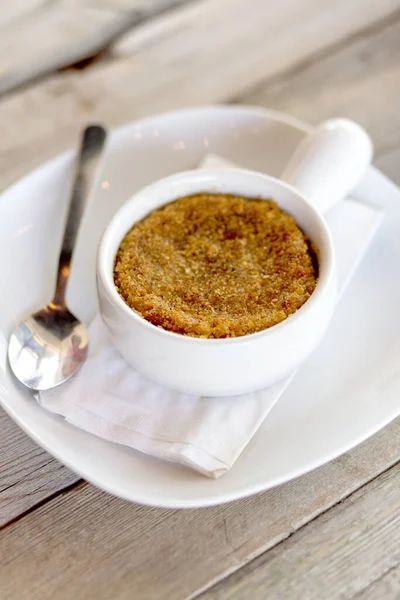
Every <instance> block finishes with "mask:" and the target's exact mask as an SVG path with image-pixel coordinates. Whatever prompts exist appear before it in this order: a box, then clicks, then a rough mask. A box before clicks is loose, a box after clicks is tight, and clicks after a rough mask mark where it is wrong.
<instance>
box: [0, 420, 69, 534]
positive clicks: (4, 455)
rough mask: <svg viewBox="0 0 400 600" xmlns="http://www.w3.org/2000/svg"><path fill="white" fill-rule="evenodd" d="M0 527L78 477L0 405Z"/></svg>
mask: <svg viewBox="0 0 400 600" xmlns="http://www.w3.org/2000/svg"><path fill="white" fill-rule="evenodd" d="M0 431H1V437H0V527H1V526H2V525H4V524H5V523H7V522H8V521H10V520H12V519H14V518H16V517H18V515H21V514H22V513H24V512H25V511H27V510H29V509H30V508H32V506H35V505H36V504H38V503H39V502H41V501H42V500H44V499H46V498H48V497H49V496H52V495H53V494H54V493H56V492H57V491H58V490H59V489H63V488H65V487H67V486H69V485H72V484H73V483H75V482H76V481H78V477H77V476H76V475H75V474H74V473H72V472H71V471H69V470H68V469H66V468H65V467H63V466H62V465H60V463H59V462H57V461H56V460H55V459H54V458H52V457H51V456H49V455H48V454H47V453H46V452H44V451H43V450H42V449H41V448H40V447H39V446H37V445H36V444H35V442H33V441H32V440H31V439H30V438H28V436H27V435H25V433H24V432H23V431H22V430H21V429H20V428H19V427H18V426H17V425H16V424H15V423H14V422H13V421H11V419H10V418H9V417H8V416H7V415H6V413H5V412H4V411H3V410H1V409H0Z"/></svg>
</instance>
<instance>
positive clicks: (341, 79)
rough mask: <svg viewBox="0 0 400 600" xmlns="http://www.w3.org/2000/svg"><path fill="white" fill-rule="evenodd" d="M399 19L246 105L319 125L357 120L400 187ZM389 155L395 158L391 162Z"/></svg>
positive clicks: (275, 83) (289, 75)
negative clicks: (335, 119)
mask: <svg viewBox="0 0 400 600" xmlns="http://www.w3.org/2000/svg"><path fill="white" fill-rule="evenodd" d="M399 93H400V15H399V14H397V15H396V17H394V18H393V19H390V20H389V21H388V23H387V25H386V26H385V27H383V28H380V29H379V30H378V31H376V32H375V33H372V34H371V35H369V36H368V37H364V36H361V37H360V38H357V39H356V40H355V41H354V42H353V43H350V44H348V45H346V46H345V47H343V48H342V49H339V50H338V52H335V53H333V54H331V55H326V56H324V57H321V58H320V59H319V60H312V61H307V62H305V63H304V64H303V65H299V66H298V67H296V68H295V69H292V70H290V71H288V72H286V73H283V74H281V75H280V76H279V77H276V78H274V79H273V80H272V81H269V82H267V83H266V84H265V85H262V86H260V87H259V88H258V89H257V90H256V91H255V92H253V93H250V94H246V95H245V97H244V100H245V101H246V102H248V103H251V104H261V105H263V106H267V107H268V108H275V109H277V110H282V111H284V112H288V113H290V114H293V115H295V116H297V117H299V118H302V119H305V120H306V121H309V122H311V123H318V122H319V121H322V120H324V119H327V118H329V117H332V116H343V117H349V118H351V119H355V120H356V121H358V122H359V123H361V124H362V125H363V126H364V127H365V128H366V129H367V130H368V132H369V133H370V135H371V136H372V139H373V141H374V143H375V145H376V147H377V149H378V152H379V154H380V155H381V156H380V158H379V159H378V161H377V165H378V166H380V167H382V165H383V164H385V172H386V173H387V174H388V175H389V176H390V177H391V178H393V179H394V180H395V181H396V182H397V183H400V171H399V168H398V164H399V162H398V159H399V154H398V150H399V143H400V116H399V111H398V110H397V106H398V100H397V99H398V97H399ZM389 155H391V157H389Z"/></svg>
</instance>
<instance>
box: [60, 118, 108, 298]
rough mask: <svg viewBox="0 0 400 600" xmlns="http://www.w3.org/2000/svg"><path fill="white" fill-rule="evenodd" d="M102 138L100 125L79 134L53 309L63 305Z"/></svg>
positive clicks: (103, 131) (103, 142)
mask: <svg viewBox="0 0 400 600" xmlns="http://www.w3.org/2000/svg"><path fill="white" fill-rule="evenodd" d="M106 137H107V132H106V130H105V129H104V127H101V126H100V125H90V126H89V127H87V128H86V129H85V131H84V132H83V135H82V141H81V147H80V150H79V154H78V157H77V164H76V173H75V181H74V184H73V189H72V194H71V199H70V202H69V209H68V216H67V222H66V225H65V229H64V238H63V242H62V246H61V251H60V257H59V262H58V272H57V283H56V291H55V294H54V298H53V304H54V305H55V306H60V307H63V306H65V291H66V287H67V282H68V276H69V272H70V265H71V260H72V254H73V251H74V246H75V242H76V238H77V236H78V231H79V227H80V224H81V221H82V217H83V214H84V211H85V207H86V203H87V199H88V196H89V193H90V190H91V186H92V183H93V179H94V175H95V173H96V170H97V167H98V166H99V162H100V159H101V156H102V150H103V148H104V144H105V141H106Z"/></svg>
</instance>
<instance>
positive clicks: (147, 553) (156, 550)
mask: <svg viewBox="0 0 400 600" xmlns="http://www.w3.org/2000/svg"><path fill="white" fill-rule="evenodd" d="M399 456H400V420H398V421H396V422H394V423H392V424H391V425H389V426H388V427H387V428H386V429H385V430H384V431H382V432H380V433H379V434H377V435H376V436H374V437H373V438H371V439H370V440H369V441H367V442H366V443H364V444H363V445H361V446H359V447H358V448H356V449H354V450H353V451H352V452H350V453H348V454H347V455H345V456H343V457H341V458H339V459H337V460H336V461H333V462H332V463H330V464H328V465H326V466H324V467H322V468H320V469H318V470H317V471H314V472H313V473H310V474H308V475H306V476H304V477H301V478H300V479H298V480H297V481H293V482H290V483H289V484H286V485H283V486H281V487H279V488H276V489H274V490H270V491H268V492H266V493H264V494H260V495H258V496H254V497H252V498H248V499H244V500H241V501H238V502H234V503H231V504H227V505H224V506H218V507H213V508H208V509H197V510H180V511H177V510H167V509H152V508H147V507H140V506H137V505H133V504H128V503H127V502H124V501H122V500H119V499H116V498H112V497H111V496H109V495H107V494H105V493H102V492H100V491H99V490H97V489H95V488H94V487H92V486H89V485H84V486H79V487H78V488H75V489H73V490H72V491H70V492H69V493H68V494H66V495H61V496H58V497H57V498H55V499H54V500H51V501H49V502H47V503H46V504H44V505H43V506H41V507H39V508H38V509H36V510H35V511H33V512H31V513H29V514H28V515H27V516H26V517H24V518H22V519H20V520H18V521H17V522H15V523H14V524H12V525H11V526H9V527H6V528H5V529H4V530H3V531H2V535H1V536H0V555H1V556H2V561H1V563H0V577H1V582H2V593H3V596H2V597H3V598H4V599H6V598H18V599H23V598H26V597H27V590H28V591H29V599H30V600H36V599H38V600H45V599H46V598H57V599H58V600H63V599H64V598H65V599H67V598H73V597H77V598H87V597H93V598H97V599H98V600H102V599H106V598H107V599H108V598H110V597H112V598H115V600H122V599H129V598H132V594H134V597H135V600H141V599H143V600H144V599H145V600H149V599H151V598H154V599H157V600H158V599H159V598H163V600H168V599H176V598H187V597H193V595H195V594H196V593H198V592H200V591H201V590H202V589H205V588H207V587H208V586H210V585H211V584H212V583H215V582H216V581H218V580H219V579H221V578H223V577H224V576H226V575H227V574H229V573H231V572H233V571H236V570H237V569H239V568H240V567H241V566H242V565H244V564H246V563H247V562H248V561H249V560H251V559H252V558H255V557H256V556H257V555H259V554H260V553H261V552H264V551H265V550H267V549H268V548H271V547H272V546H274V545H276V544H278V543H279V542H280V541H282V540H284V539H285V538H288V537H289V536H291V535H292V534H293V532H294V531H296V530H297V529H299V528H300V527H302V526H303V525H304V524H305V523H307V522H308V521H310V520H311V519H315V518H316V517H317V516H318V515H320V514H321V513H323V512H324V511H326V510H327V509H328V508H329V507H330V506H332V505H333V504H335V503H336V502H337V501H338V500H340V499H342V498H344V497H346V496H348V495H349V494H351V493H352V492H353V491H354V490H355V489H357V488H359V487H360V486H362V485H364V484H365V482H366V481H369V480H370V479H371V477H372V478H373V477H375V476H376V475H377V474H379V473H380V472H382V470H383V469H385V468H387V467H388V466H389V465H391V464H392V463H393V462H394V461H396V460H398V458H399ZM398 472H399V469H397V470H396V473H398ZM385 481H386V479H385ZM388 481H389V482H390V485H389V484H388V485H387V486H386V487H384V488H383V487H382V486H380V487H379V490H380V491H379V494H378V495H376V493H375V492H374V489H375V488H374V487H372V488H371V489H372V491H371V494H370V497H371V501H370V502H368V503H367V504H366V508H365V510H364V511H363V512H361V513H360V514H361V515H362V516H363V518H364V515H365V514H366V513H367V512H368V511H367V508H368V510H369V509H371V510H372V511H375V513H374V514H375V515H376V516H375V517H373V516H371V518H370V519H369V520H368V521H365V525H366V526H367V527H370V528H371V531H373V533H374V535H375V534H376V533H377V532H378V530H379V525H386V521H385V518H387V523H388V524H390V523H391V524H392V525H393V527H394V526H395V524H396V523H395V521H391V520H390V515H389V511H391V512H392V511H393V512H394V511H395V508H396V506H397V504H396V502H397V501H398V500H399V499H400V488H399V485H398V484H399V482H398V476H396V478H395V479H393V480H392V479H390V478H389V479H388ZM368 497H369V496H368V494H367V495H366V496H365V498H368ZM355 506H358V504H357V503H356V504H355ZM377 507H381V508H379V510H377ZM353 512H354V511H353ZM352 514H353V513H352ZM385 515H386V517H385ZM323 519H325V517H323ZM351 524H352V522H351V520H349V519H347V520H346V521H345V525H344V526H343V529H341V531H342V530H343V531H346V527H351ZM361 525H362V524H361ZM393 531H396V529H395V528H394V529H393V530H392V532H391V537H392V538H394V537H397V539H398V536H395V535H394V534H393ZM333 534H334V531H333V532H331V530H330V529H329V530H328V533H327V534H326V536H325V539H326V540H329V539H330V537H329V536H330V535H333ZM364 534H365V536H366V534H367V531H365V532H364V530H363V535H364ZM299 535H300V536H302V534H301V532H300V533H299ZM365 536H364V537H365ZM293 537H294V536H293ZM320 537H321V538H323V537H324V536H322V535H321V536H320ZM337 537H338V539H339V541H341V542H342V538H341V537H340V536H339V535H338V536H337ZM388 537H390V536H388V535H386V534H385V537H384V538H382V540H384V542H385V543H386V542H387V543H388V545H387V548H386V549H385V548H384V544H383V541H382V544H380V545H379V546H378V547H379V549H380V551H381V552H382V553H383V554H385V559H383V558H382V561H383V560H385V561H386V562H384V563H383V562H382V561H381V562H380V564H381V565H382V564H385V565H386V564H387V560H388V557H389V555H390V552H391V550H393V548H394V546H393V542H391V543H389V540H388ZM302 539H303V538H302ZM319 539H320V538H318V540H319ZM374 539H375V538H374V537H373V536H372V535H371V539H370V542H371V543H373V540H374ZM304 543H306V542H304ZM397 543H398V542H397ZM338 544H339V542H338ZM327 545H328V546H329V544H327ZM316 547H317V546H316V545H313V546H312V547H311V548H312V549H315V548H316ZM325 548H326V546H325ZM362 548H363V547H361V549H362ZM374 548H376V547H375V546H374ZM278 549H279V546H278ZM313 551H314V550H313ZM274 552H275V551H274ZM327 552H328V550H327V549H326V550H325V553H327ZM343 552H344V550H343ZM311 554H312V553H311ZM267 556H268V554H267ZM318 556H321V560H322V559H323V557H324V554H322V555H320V554H318ZM341 556H342V560H344V554H343V555H341ZM397 558H399V557H398V556H397ZM311 559H312V556H311V558H310V559H307V560H311ZM352 559H353V556H352ZM377 560H378V559H377ZM285 564H287V563H285ZM324 564H325V563H324ZM341 564H342V563H341ZM359 564H360V563H359ZM288 566H289V571H290V564H289V565H288ZM303 568H304V569H305V566H304V567H303ZM21 573H23V577H21ZM296 573H297V571H296ZM301 573H302V571H301V570H300V567H299V577H300V576H301ZM336 575H337V573H336ZM280 579H281V576H280V575H279V577H278V578H277V579H276V581H277V584H279V581H280ZM231 597H236V596H235V595H233V596H231ZM247 597H249V598H250V597H251V598H252V596H247ZM260 597H264V598H265V597H266V596H260ZM269 597H271V598H272V597H279V598H286V596H284V595H281V596H269ZM297 597H298V598H300V597H303V596H301V595H300V596H297ZM321 597H322V596H320V598H321ZM254 598H255V596H254Z"/></svg>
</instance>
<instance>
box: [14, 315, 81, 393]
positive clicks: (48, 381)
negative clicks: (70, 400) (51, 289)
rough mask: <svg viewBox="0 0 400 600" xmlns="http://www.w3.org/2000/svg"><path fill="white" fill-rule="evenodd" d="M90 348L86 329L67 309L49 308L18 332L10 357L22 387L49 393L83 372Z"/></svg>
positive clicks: (21, 324)
mask: <svg viewBox="0 0 400 600" xmlns="http://www.w3.org/2000/svg"><path fill="white" fill-rule="evenodd" d="M88 346H89V339H88V331H87V328H86V326H85V325H84V324H83V323H81V322H80V321H79V320H78V319H77V318H76V317H75V315H73V314H72V313H70V312H69V310H68V309H66V308H65V307H61V308H59V307H55V306H51V305H48V306H46V307H45V308H43V309H42V310H40V311H39V312H37V313H35V314H34V315H32V316H30V317H28V318H27V319H25V320H24V321H22V322H21V323H20V324H19V325H18V326H17V327H16V328H15V329H14V331H13V333H12V334H11V337H10V342H9V348H8V357H9V361H10V366H11V368H12V370H13V372H14V375H15V376H16V377H17V378H18V379H19V380H20V381H21V383H23V384H24V385H26V386H27V387H29V388H31V389H33V390H48V389H50V388H53V387H56V386H58V385H60V384H61V383H63V382H64V381H66V380H67V379H69V378H70V377H71V375H73V374H74V373H75V372H76V371H77V370H78V369H79V367H80V366H81V365H82V363H83V362H84V361H85V359H86V356H87V352H88Z"/></svg>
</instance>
